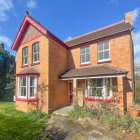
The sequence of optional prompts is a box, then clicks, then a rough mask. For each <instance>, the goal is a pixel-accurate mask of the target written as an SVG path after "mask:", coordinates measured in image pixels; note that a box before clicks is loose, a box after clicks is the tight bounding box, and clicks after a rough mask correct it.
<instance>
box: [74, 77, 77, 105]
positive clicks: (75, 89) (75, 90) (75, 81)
mask: <svg viewBox="0 0 140 140" xmlns="http://www.w3.org/2000/svg"><path fill="white" fill-rule="evenodd" d="M76 96H77V80H76V79H73V103H75V102H76Z"/></svg>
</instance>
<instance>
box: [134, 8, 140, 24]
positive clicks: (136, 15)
mask: <svg viewBox="0 0 140 140" xmlns="http://www.w3.org/2000/svg"><path fill="white" fill-rule="evenodd" d="M139 14H140V8H135V9H134V10H133V22H134V23H135V22H136V20H137V18H138V16H139Z"/></svg>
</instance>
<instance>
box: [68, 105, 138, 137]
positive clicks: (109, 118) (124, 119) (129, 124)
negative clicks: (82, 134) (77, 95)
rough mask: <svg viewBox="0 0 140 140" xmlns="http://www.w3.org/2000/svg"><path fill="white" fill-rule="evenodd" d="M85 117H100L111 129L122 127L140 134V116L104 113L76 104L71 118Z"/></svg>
mask: <svg viewBox="0 0 140 140" xmlns="http://www.w3.org/2000/svg"><path fill="white" fill-rule="evenodd" d="M80 117H81V118H83V117H91V118H92V117H93V118H94V119H99V120H100V121H102V122H103V123H105V124H107V125H108V126H109V127H110V129H111V130H113V129H116V128H120V129H122V130H124V131H126V132H132V133H135V134H138V135H140V118H139V117H138V118H132V117H131V116H130V115H129V114H125V115H124V116H117V115H115V114H113V113H112V112H111V113H109V112H107V113H103V112H102V111H100V110H98V109H92V110H90V109H88V108H85V107H78V106H74V108H73V110H72V111H71V112H70V118H71V119H78V118H80Z"/></svg>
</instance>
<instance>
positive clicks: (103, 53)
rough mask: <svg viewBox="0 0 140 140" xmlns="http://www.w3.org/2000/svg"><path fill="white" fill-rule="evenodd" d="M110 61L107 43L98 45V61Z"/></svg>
mask: <svg viewBox="0 0 140 140" xmlns="http://www.w3.org/2000/svg"><path fill="white" fill-rule="evenodd" d="M106 60H110V47H109V41H107V42H103V43H99V44H98V61H99V62H100V61H106Z"/></svg>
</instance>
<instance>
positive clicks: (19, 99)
mask: <svg viewBox="0 0 140 140" xmlns="http://www.w3.org/2000/svg"><path fill="white" fill-rule="evenodd" d="M38 100H39V98H29V99H27V98H16V101H22V102H37V101H38Z"/></svg>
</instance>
